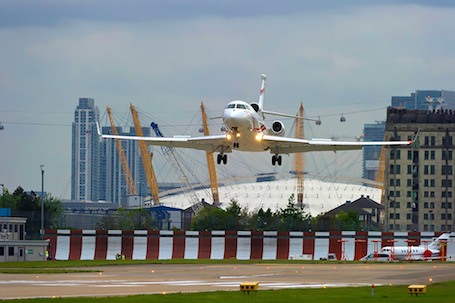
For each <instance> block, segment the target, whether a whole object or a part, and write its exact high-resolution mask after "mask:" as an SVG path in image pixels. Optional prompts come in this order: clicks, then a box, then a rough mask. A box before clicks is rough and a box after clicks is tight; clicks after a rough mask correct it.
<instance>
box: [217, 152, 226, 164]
mask: <svg viewBox="0 0 455 303" xmlns="http://www.w3.org/2000/svg"><path fill="white" fill-rule="evenodd" d="M221 162H223V164H226V163H227V155H226V154H218V155H217V157H216V163H218V164H221Z"/></svg>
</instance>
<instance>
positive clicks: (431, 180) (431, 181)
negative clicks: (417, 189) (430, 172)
mask: <svg viewBox="0 0 455 303" xmlns="http://www.w3.org/2000/svg"><path fill="white" fill-rule="evenodd" d="M434 184H435V182H434V179H430V187H434Z"/></svg>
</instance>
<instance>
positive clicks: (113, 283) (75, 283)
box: [0, 280, 379, 289]
mask: <svg viewBox="0 0 455 303" xmlns="http://www.w3.org/2000/svg"><path fill="white" fill-rule="evenodd" d="M242 282H243V281H198V280H181V281H126V280H98V281H81V280H63V281H58V282H55V281H52V282H49V281H36V280H16V281H14V280H13V281H0V285H14V284H24V285H29V286H39V287H40V286H47V287H49V286H51V287H81V286H84V287H93V288H109V287H140V286H147V285H166V286H219V287H230V288H232V287H238V286H239V285H240V283H242ZM369 285H370V284H366V283H321V282H310V283H295V282H264V283H262V282H260V283H259V286H260V287H261V288H272V289H277V288H322V287H353V286H369ZM378 286H379V284H378Z"/></svg>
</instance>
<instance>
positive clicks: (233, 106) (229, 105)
mask: <svg viewBox="0 0 455 303" xmlns="http://www.w3.org/2000/svg"><path fill="white" fill-rule="evenodd" d="M226 108H235V104H233V103H231V104H228V106H227V107H226Z"/></svg>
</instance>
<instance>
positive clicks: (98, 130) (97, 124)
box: [96, 121, 102, 137]
mask: <svg viewBox="0 0 455 303" xmlns="http://www.w3.org/2000/svg"><path fill="white" fill-rule="evenodd" d="M96 131H97V133H98V136H100V137H102V134H101V128H100V125H99V123H98V121H96Z"/></svg>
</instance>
